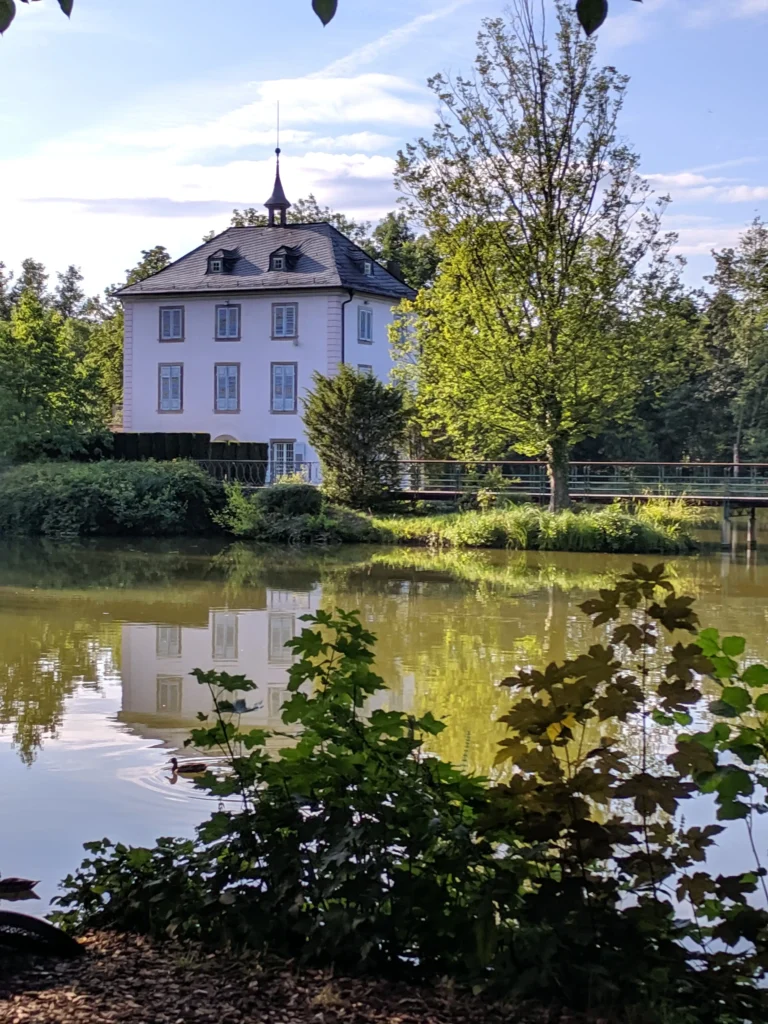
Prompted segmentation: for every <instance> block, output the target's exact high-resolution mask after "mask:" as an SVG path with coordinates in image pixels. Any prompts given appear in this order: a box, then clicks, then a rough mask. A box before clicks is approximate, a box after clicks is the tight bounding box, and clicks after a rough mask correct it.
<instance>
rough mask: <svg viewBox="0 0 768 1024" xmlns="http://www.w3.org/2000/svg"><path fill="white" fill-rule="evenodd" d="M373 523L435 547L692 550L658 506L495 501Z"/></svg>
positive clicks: (681, 529) (684, 526)
mask: <svg viewBox="0 0 768 1024" xmlns="http://www.w3.org/2000/svg"><path fill="white" fill-rule="evenodd" d="M488 493H489V494H490V495H491V496H493V495H492V492H488ZM478 498H479V496H478ZM485 500H486V494H483V501H485ZM373 524H374V526H376V527H377V529H378V530H379V531H380V534H381V540H382V541H391V542H394V543H400V544H429V545H432V546H437V547H443V546H449V547H470V548H517V549H520V550H524V549H526V550H541V551H612V552H630V553H673V552H681V551H688V550H690V549H691V548H692V547H693V542H692V540H691V536H690V531H689V524H688V523H687V522H685V520H683V519H676V518H674V517H671V518H669V519H666V520H665V519H664V517H663V514H662V511H661V509H660V507H659V506H656V507H654V510H653V512H652V514H650V515H648V514H646V513H645V511H644V508H643V506H640V507H639V508H638V509H637V510H636V511H635V512H634V513H631V512H629V511H627V510H625V509H624V508H623V507H622V506H621V505H618V504H617V505H610V506H607V507H606V508H598V509H596V508H594V507H592V508H589V507H587V508H583V509H579V510H576V511H571V510H565V511H563V512H549V511H548V510H546V509H543V508H540V507H539V506H538V505H517V506H514V505H513V506H510V507H494V505H493V503H492V502H491V503H490V504H489V506H488V507H487V508H486V509H480V510H479V511H472V510H469V511H465V512H453V513H447V514H444V515H433V516H397V517H395V516H393V517H389V518H386V519H384V518H381V517H378V518H375V519H374V520H373ZM693 525H695V522H694V524H693Z"/></svg>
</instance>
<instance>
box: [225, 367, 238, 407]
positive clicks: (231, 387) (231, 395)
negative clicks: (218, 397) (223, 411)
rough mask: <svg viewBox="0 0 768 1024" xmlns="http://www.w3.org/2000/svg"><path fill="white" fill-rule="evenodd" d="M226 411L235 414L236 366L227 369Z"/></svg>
mask: <svg viewBox="0 0 768 1024" xmlns="http://www.w3.org/2000/svg"><path fill="white" fill-rule="evenodd" d="M227 370H228V373H227V409H228V410H229V412H237V372H238V368H237V367H236V366H228V367H227Z"/></svg>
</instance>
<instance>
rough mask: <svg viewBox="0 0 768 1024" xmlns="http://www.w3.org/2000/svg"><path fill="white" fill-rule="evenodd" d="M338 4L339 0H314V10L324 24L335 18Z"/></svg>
mask: <svg viewBox="0 0 768 1024" xmlns="http://www.w3.org/2000/svg"><path fill="white" fill-rule="evenodd" d="M337 6H338V4H337V0H312V10H313V11H314V12H315V14H316V15H317V16H318V18H319V19H320V21H322V23H323V25H327V24H328V22H329V21H331V20H332V19H333V16H334V14H335V13H336V8H337Z"/></svg>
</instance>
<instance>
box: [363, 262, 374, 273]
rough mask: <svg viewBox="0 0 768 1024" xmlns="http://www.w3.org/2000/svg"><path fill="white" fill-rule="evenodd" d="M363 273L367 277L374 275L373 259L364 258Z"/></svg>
mask: <svg viewBox="0 0 768 1024" xmlns="http://www.w3.org/2000/svg"><path fill="white" fill-rule="evenodd" d="M363 273H364V274H365V276H366V277H373V261H372V260H363Z"/></svg>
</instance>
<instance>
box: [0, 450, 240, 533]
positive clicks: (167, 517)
mask: <svg viewBox="0 0 768 1024" xmlns="http://www.w3.org/2000/svg"><path fill="white" fill-rule="evenodd" d="M222 504H223V489H222V487H221V485H220V484H218V483H216V482H215V481H214V480H213V479H212V478H211V477H210V476H209V475H208V474H207V473H205V472H203V470H201V469H199V468H198V467H197V466H195V465H194V464H193V463H191V462H166V463H160V462H151V461H147V462H97V463H91V464H77V463H38V464H31V465H25V466H18V467H16V468H14V469H10V470H8V471H7V472H6V473H4V474H3V476H2V477H0V533H4V534H7V533H19V534H43V535H47V536H77V535H83V536H87V535H94V534H97V535H98V534H140V535H145V536H160V535H163V534H184V533H203V532H207V531H210V530H212V529H213V526H214V524H213V519H212V517H213V516H214V515H215V514H217V513H218V512H219V510H220V508H221V506H222Z"/></svg>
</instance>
